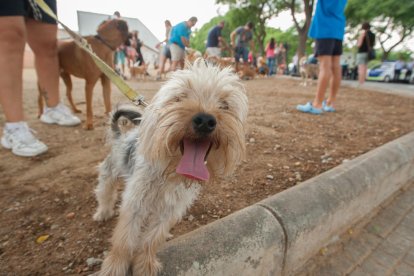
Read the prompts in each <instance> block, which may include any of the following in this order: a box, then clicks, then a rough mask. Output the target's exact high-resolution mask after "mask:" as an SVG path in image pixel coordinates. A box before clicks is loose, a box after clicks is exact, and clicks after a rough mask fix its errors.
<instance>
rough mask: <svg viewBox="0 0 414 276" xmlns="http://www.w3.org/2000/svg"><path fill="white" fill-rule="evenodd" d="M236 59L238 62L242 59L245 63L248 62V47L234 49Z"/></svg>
mask: <svg viewBox="0 0 414 276" xmlns="http://www.w3.org/2000/svg"><path fill="white" fill-rule="evenodd" d="M234 58H235V60H236V62H239V61H240V58H242V59H243V62H247V60H248V58H249V49H248V48H247V47H236V48H235V49H234Z"/></svg>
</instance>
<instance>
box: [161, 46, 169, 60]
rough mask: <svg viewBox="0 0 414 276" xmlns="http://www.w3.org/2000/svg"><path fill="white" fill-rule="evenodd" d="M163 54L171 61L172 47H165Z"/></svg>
mask: <svg viewBox="0 0 414 276" xmlns="http://www.w3.org/2000/svg"><path fill="white" fill-rule="evenodd" d="M162 54H163V55H164V56H165V58H166V59H171V51H170V45H168V44H165V45H164V48H163V49H162Z"/></svg>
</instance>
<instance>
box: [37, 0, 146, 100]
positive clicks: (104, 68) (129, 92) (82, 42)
mask: <svg viewBox="0 0 414 276" xmlns="http://www.w3.org/2000/svg"><path fill="white" fill-rule="evenodd" d="M35 1H36V4H37V5H38V6H39V7H40V8H41V9H42V10H43V11H44V12H45V13H47V14H48V15H49V16H50V17H52V18H53V19H55V20H56V21H57V22H59V23H60V25H62V27H63V28H64V29H65V30H66V31H67V32H68V33H69V35H70V36H71V37H72V38H73V40H74V41H75V43H76V44H77V45H78V46H79V47H81V48H82V49H83V50H85V51H86V52H87V53H88V54H89V55H90V56H91V57H92V59H93V61H94V62H95V64H96V66H98V68H99V70H101V72H102V73H104V74H105V75H106V76H107V77H108V78H109V79H110V80H111V81H112V82H113V83H114V84H115V85H116V87H118V89H119V90H120V91H121V92H122V93H123V94H124V95H125V96H126V97H127V98H128V99H129V100H130V101H132V102H133V103H134V104H136V105H142V106H144V107H146V106H147V105H148V103H147V102H145V101H144V97H143V96H141V95H139V94H138V93H137V92H136V91H135V90H133V89H132V88H131V87H129V85H128V84H127V83H126V82H125V81H124V80H123V79H122V78H121V77H120V76H118V74H117V73H115V71H114V70H113V69H112V68H111V67H110V66H109V65H108V64H106V63H105V62H104V61H103V60H102V59H101V58H99V57H98V56H97V55H96V54H95V53H94V52H93V51H92V47H91V46H90V45H89V43H88V42H87V41H86V39H84V38H83V37H81V36H80V35H78V34H77V33H75V32H74V31H72V30H71V29H69V27H67V26H66V25H65V24H63V23H62V22H61V21H59V19H58V18H57V16H56V14H55V13H54V12H53V11H52V10H51V9H50V8H49V6H48V5H47V4H46V3H45V2H44V1H43V0H35Z"/></svg>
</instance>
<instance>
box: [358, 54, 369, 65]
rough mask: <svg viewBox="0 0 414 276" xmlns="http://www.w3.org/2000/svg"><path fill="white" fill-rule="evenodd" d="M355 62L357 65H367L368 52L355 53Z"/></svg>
mask: <svg viewBox="0 0 414 276" xmlns="http://www.w3.org/2000/svg"><path fill="white" fill-rule="evenodd" d="M356 63H357V65H367V64H368V53H357V55H356Z"/></svg>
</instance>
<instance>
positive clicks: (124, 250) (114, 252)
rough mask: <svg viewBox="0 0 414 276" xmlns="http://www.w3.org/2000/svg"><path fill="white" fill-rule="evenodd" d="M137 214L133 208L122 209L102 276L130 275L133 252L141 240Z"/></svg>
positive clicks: (102, 269)
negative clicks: (139, 239) (139, 238)
mask: <svg viewBox="0 0 414 276" xmlns="http://www.w3.org/2000/svg"><path fill="white" fill-rule="evenodd" d="M135 216H136V214H135ZM135 216H134V211H133V210H131V209H130V210H125V209H123V210H121V213H120V217H119V221H118V224H117V225H116V227H115V231H114V234H113V236H112V248H111V251H110V252H109V254H108V256H107V257H106V258H105V260H104V262H103V264H102V268H101V271H100V272H99V275H100V276H125V275H128V274H127V273H128V270H129V267H130V265H131V263H132V258H133V253H134V251H135V250H136V247H137V246H138V242H139V241H138V237H139V232H140V220H139V219H137V218H136V217H135Z"/></svg>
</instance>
